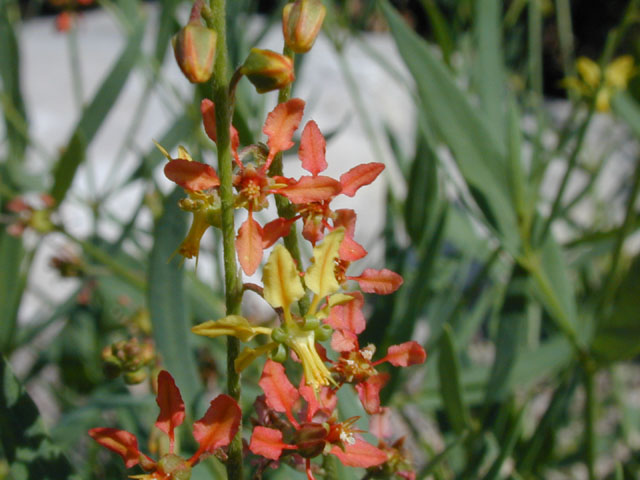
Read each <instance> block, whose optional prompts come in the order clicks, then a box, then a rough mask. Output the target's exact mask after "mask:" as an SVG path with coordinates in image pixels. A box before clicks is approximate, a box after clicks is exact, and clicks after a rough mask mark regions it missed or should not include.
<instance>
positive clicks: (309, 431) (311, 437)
mask: <svg viewBox="0 0 640 480" xmlns="http://www.w3.org/2000/svg"><path fill="white" fill-rule="evenodd" d="M327 434H328V431H327V428H326V427H325V426H324V425H322V424H321V423H304V424H302V425H301V426H300V429H299V430H296V433H295V435H294V442H293V443H294V444H295V445H296V446H297V447H298V450H297V453H298V454H299V455H300V456H302V457H304V458H313V457H315V456H317V455H320V454H321V453H322V451H323V450H324V447H325V445H326V438H327Z"/></svg>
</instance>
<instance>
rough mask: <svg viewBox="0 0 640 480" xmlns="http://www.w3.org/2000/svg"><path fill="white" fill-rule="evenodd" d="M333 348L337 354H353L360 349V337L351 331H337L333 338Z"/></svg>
mask: <svg viewBox="0 0 640 480" xmlns="http://www.w3.org/2000/svg"><path fill="white" fill-rule="evenodd" d="M331 348H333V349H334V350H335V351H336V352H352V351H354V350H356V349H357V348H358V336H357V335H356V334H355V333H352V332H350V331H349V330H336V331H334V332H333V335H332V336H331Z"/></svg>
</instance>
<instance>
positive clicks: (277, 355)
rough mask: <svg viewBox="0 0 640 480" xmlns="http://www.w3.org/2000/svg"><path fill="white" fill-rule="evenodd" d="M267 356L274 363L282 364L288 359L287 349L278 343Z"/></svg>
mask: <svg viewBox="0 0 640 480" xmlns="http://www.w3.org/2000/svg"><path fill="white" fill-rule="evenodd" d="M269 356H270V357H271V360H273V361H274V362H278V363H283V362H284V361H285V360H286V359H287V357H288V355H287V347H285V346H284V345H283V344H281V343H279V344H278V346H277V347H276V349H275V350H271V353H270V354H269Z"/></svg>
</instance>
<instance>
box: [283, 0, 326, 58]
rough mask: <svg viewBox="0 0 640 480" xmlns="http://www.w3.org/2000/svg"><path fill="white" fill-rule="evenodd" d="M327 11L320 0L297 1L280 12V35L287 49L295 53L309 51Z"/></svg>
mask: <svg viewBox="0 0 640 480" xmlns="http://www.w3.org/2000/svg"><path fill="white" fill-rule="evenodd" d="M326 13H327V9H326V8H325V6H324V5H323V4H322V1H321V0H297V1H296V2H294V3H288V4H287V5H286V6H285V7H284V9H283V10H282V33H283V35H284V41H285V44H286V45H287V47H289V48H290V49H291V50H293V51H294V52H296V53H305V52H308V51H309V50H311V47H312V46H313V42H315V40H316V37H317V36H318V33H319V32H320V29H321V28H322V22H323V21H324V16H325V14H326Z"/></svg>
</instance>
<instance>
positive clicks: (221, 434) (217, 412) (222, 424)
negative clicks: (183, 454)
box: [193, 394, 242, 461]
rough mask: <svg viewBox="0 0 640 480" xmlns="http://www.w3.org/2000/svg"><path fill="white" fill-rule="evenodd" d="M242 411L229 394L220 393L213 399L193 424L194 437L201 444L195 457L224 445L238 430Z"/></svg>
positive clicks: (229, 441) (227, 443)
mask: <svg viewBox="0 0 640 480" xmlns="http://www.w3.org/2000/svg"><path fill="white" fill-rule="evenodd" d="M241 418H242V411H241V410H240V407H239V406H238V403H237V402H236V401H235V400H234V399H233V398H231V397H230V396H229V395H224V394H222V395H218V396H217V397H216V398H214V399H213V400H212V401H211V404H210V405H209V409H208V410H207V411H206V413H205V414H204V416H203V417H202V418H201V419H200V420H198V421H197V422H196V423H194V424H193V437H194V438H195V439H196V440H197V441H198V444H200V448H199V449H198V452H196V455H194V459H195V460H196V461H197V458H198V457H199V456H200V455H201V454H203V453H212V452H213V451H214V450H215V449H216V448H220V447H224V446H226V445H229V443H231V440H232V439H233V437H234V436H235V435H236V433H237V432H238V427H239V426H240V419H241Z"/></svg>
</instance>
